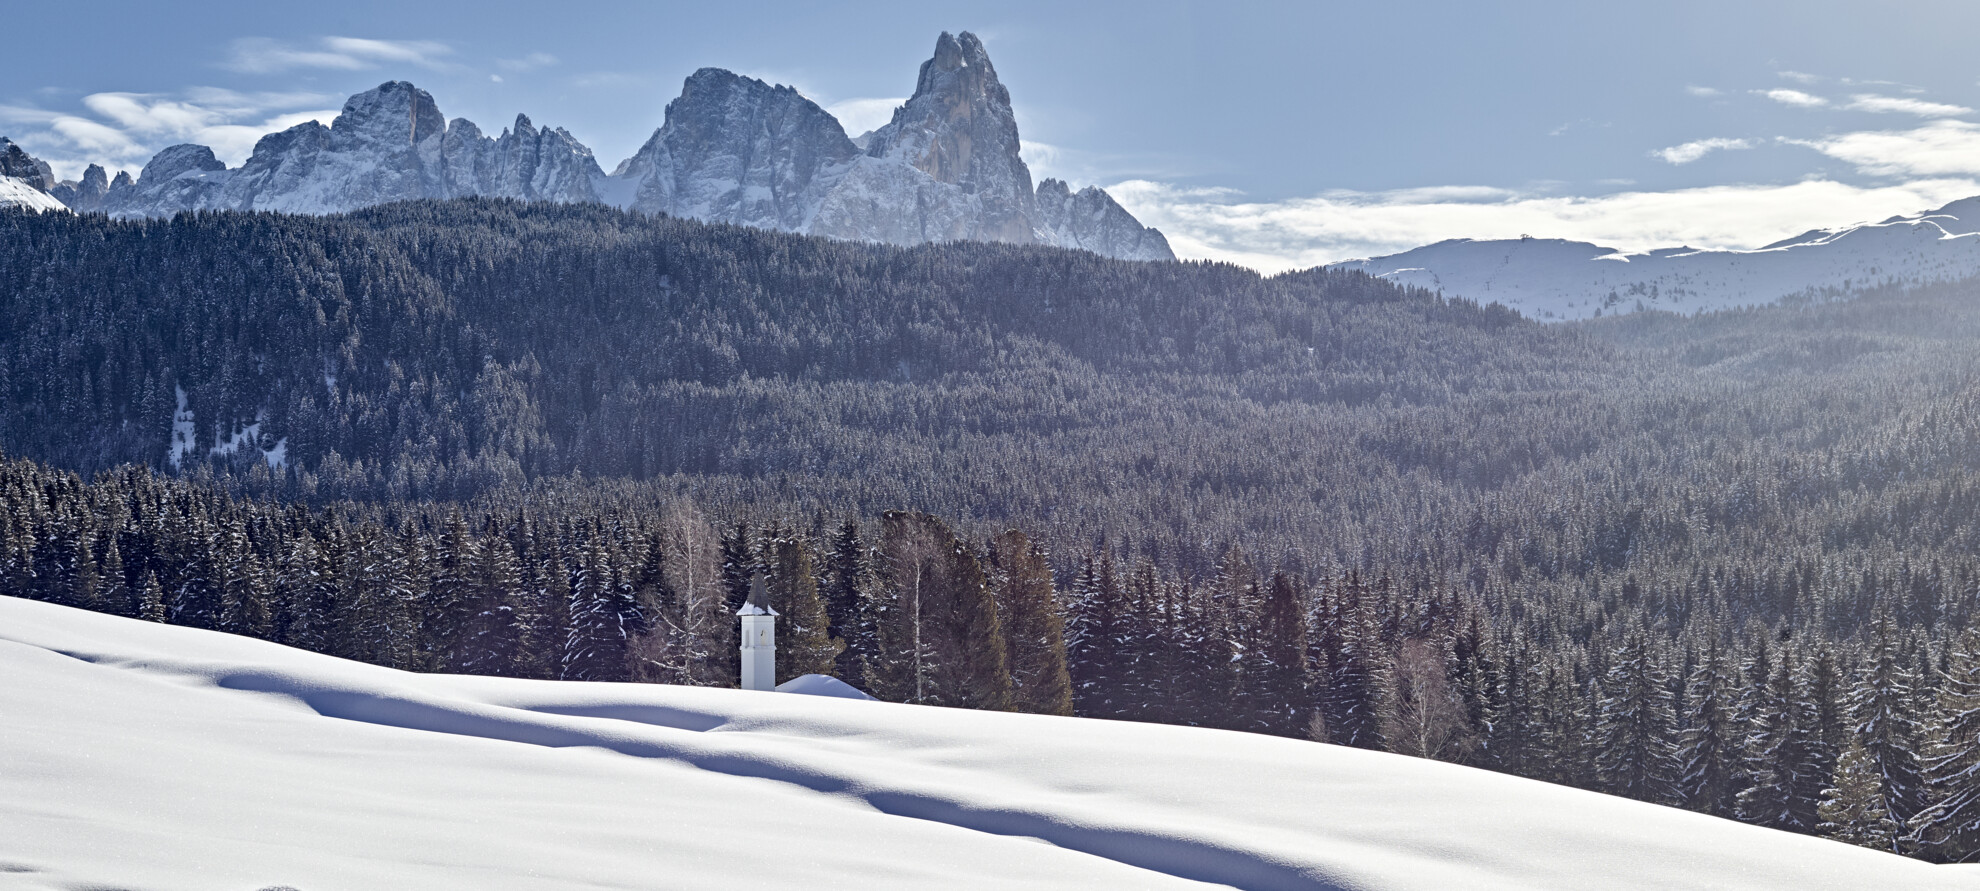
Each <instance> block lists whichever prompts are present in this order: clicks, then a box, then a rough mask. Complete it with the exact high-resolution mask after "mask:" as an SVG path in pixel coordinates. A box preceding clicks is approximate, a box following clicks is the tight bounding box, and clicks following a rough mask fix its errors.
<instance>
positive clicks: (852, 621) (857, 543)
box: [822, 517, 880, 692]
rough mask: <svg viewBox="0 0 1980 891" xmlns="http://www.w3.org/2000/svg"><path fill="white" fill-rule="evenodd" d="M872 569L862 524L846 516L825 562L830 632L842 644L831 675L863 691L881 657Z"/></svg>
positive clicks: (869, 684)
mask: <svg viewBox="0 0 1980 891" xmlns="http://www.w3.org/2000/svg"><path fill="white" fill-rule="evenodd" d="M872 575H873V574H872V570H871V569H870V568H869V566H868V563H867V546H866V541H865V539H863V538H862V537H861V534H860V529H859V521H858V520H856V519H854V518H852V517H847V518H846V520H845V522H844V523H841V524H840V525H839V531H838V534H837V535H836V536H834V537H833V539H832V552H831V553H830V554H829V555H828V556H827V557H826V559H825V579H824V586H823V590H822V596H823V597H824V598H825V617H826V621H827V631H828V633H829V634H830V635H831V637H832V639H834V640H837V641H839V642H840V645H841V646H840V649H839V655H838V657H837V658H836V659H835V660H834V662H833V669H832V674H833V675H834V676H835V677H837V678H839V679H840V680H843V681H845V682H846V683H848V684H851V685H853V686H854V687H855V688H858V689H860V690H866V691H869V692H870V690H871V688H872V680H871V678H870V671H871V666H872V665H873V663H874V661H875V660H876V659H878V658H879V655H880V635H879V630H878V629H877V628H876V627H875V626H874V622H873V614H872V611H871V610H869V609H868V608H867V600H868V599H869V598H871V597H872Z"/></svg>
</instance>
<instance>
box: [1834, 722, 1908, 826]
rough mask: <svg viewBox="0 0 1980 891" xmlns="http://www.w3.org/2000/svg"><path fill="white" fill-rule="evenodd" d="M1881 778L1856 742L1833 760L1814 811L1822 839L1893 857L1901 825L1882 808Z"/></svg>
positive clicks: (1868, 754)
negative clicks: (1830, 777) (1833, 772)
mask: <svg viewBox="0 0 1980 891" xmlns="http://www.w3.org/2000/svg"><path fill="white" fill-rule="evenodd" d="M1884 801H1885V795H1884V782H1883V777H1881V776H1878V773H1877V762H1876V761H1875V759H1873V758H1871V756H1870V752H1869V751H1868V750H1867V749H1865V748H1864V747H1863V744H1862V743H1861V742H1860V741H1857V740H1851V741H1850V743H1849V748H1846V749H1844V750H1843V753H1842V757H1840V758H1838V759H1837V760H1836V775H1835V780H1834V782H1833V783H1832V784H1831V785H1830V787H1829V788H1828V789H1826V790H1823V792H1822V803H1821V805H1820V806H1819V807H1818V808H1817V813H1818V814H1820V816H1821V818H1822V822H1821V825H1820V827H1819V828H1820V829H1821V831H1822V834H1823V835H1826V836H1828V837H1830V838H1833V839H1835V840H1836V841H1840V842H1848V843H1849V844H1852V845H1861V846H1863V847H1866V848H1876V849H1877V850H1880V851H1890V852H1892V853H1897V839H1898V836H1899V835H1901V834H1902V833H1903V829H1904V827H1903V825H1902V824H1900V823H1899V822H1898V821H1896V820H1894V819H1892V818H1891V812H1890V809H1889V808H1887V807H1885V806H1884Z"/></svg>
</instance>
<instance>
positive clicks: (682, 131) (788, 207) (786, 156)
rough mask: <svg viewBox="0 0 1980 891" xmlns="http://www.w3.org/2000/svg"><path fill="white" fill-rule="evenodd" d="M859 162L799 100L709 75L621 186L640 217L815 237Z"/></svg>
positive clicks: (627, 169) (694, 84)
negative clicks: (820, 219)
mask: <svg viewBox="0 0 1980 891" xmlns="http://www.w3.org/2000/svg"><path fill="white" fill-rule="evenodd" d="M859 158H860V151H859V149H858V148H856V147H855V146H854V145H853V144H852V140H850V139H847V138H846V131H845V129H844V128H842V127H840V126H839V122H838V120H837V119H835V118H833V117H832V116H831V115H830V114H828V113H826V111H825V109H823V108H819V107H818V105H817V104H816V103H814V102H812V101H811V100H809V99H806V98H804V96H802V95H800V94H799V93H798V91H796V90H794V89H791V88H790V87H783V86H776V87H773V86H771V85H769V84H766V83H764V82H763V81H760V80H756V79H754V78H748V77H742V76H739V75H736V74H731V73H729V72H727V71H723V70H722V69H720V68H703V69H701V70H700V71H697V72H695V73H694V74H693V75H692V76H690V77H689V78H688V79H687V83H686V85H684V86H683V87H682V89H681V95H680V98H678V99H675V100H674V101H673V102H671V103H669V104H668V105H667V118H666V122H665V123H664V124H663V125H662V126H661V127H660V129H659V130H658V131H656V132H655V133H654V134H653V138H651V139H649V140H647V142H646V145H644V146H642V147H641V148H640V150H639V153H638V154H635V155H634V156H633V157H632V158H630V159H628V160H627V161H626V162H625V163H624V164H621V165H620V166H619V169H618V170H617V171H615V172H614V176H615V177H617V178H619V179H621V180H623V181H624V182H626V183H627V184H628V186H629V187H630V188H631V190H632V196H633V197H632V202H631V206H632V207H633V209H635V210H642V211H646V212H649V213H654V212H662V213H668V214H673V215H675V216H683V217H693V218H695V219H700V220H710V221H714V222H723V223H736V224H739V225H744V226H760V227H763V228H768V229H783V230H786V231H792V232H808V231H811V227H812V221H813V219H814V218H815V217H816V216H817V213H818V209H819V207H820V206H821V205H823V204H824V202H825V199H826V196H828V195H829V194H831V192H832V191H833V189H835V188H836V187H837V186H838V184H839V181H840V180H841V179H842V178H843V177H844V176H845V174H846V172H847V171H848V170H850V169H851V168H852V167H853V165H854V163H855V162H856V161H858V160H859Z"/></svg>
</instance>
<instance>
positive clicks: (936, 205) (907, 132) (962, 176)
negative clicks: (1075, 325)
mask: <svg viewBox="0 0 1980 891" xmlns="http://www.w3.org/2000/svg"><path fill="white" fill-rule="evenodd" d="M1018 147H1019V146H1018V130H1017V117H1016V115H1014V114H1013V113H1012V111H1011V94H1010V91H1009V90H1007V89H1005V88H1004V85H1003V83H1002V82H1000V81H999V80H998V79H997V69H996V68H995V67H993V66H992V65H991V64H990V55H989V53H987V52H985V51H984V49H983V43H982V41H979V40H977V39H976V35H974V34H970V33H969V32H967V31H965V32H963V34H962V36H961V37H960V38H957V37H951V36H949V35H948V34H947V33H944V34H943V35H942V36H941V37H940V38H938V39H937V40H936V41H935V55H934V57H933V58H931V59H929V60H928V61H926V62H923V63H921V73H920V75H919V76H918V77H917V78H916V80H915V88H914V95H913V96H912V97H911V98H909V99H908V101H907V103H906V104H904V105H902V106H901V107H900V108H899V109H896V110H895V112H894V117H893V120H891V121H889V122H887V124H886V126H883V127H881V128H880V129H878V130H875V131H874V132H873V133H872V135H871V136H870V137H868V139H867V150H866V154H867V156H868V157H869V158H871V159H873V160H874V161H875V162H880V163H869V164H868V165H866V169H865V170H863V171H862V174H863V175H862V176H860V177H859V180H860V182H859V186H860V188H859V189H858V190H856V191H852V190H849V191H851V192H852V193H851V194H849V195H848V196H847V197H848V198H850V199H852V200H847V201H843V202H838V203H836V204H835V205H834V206H833V207H832V208H831V213H830V214H828V215H827V216H826V218H825V219H824V220H823V221H822V223H823V225H822V226H821V229H820V230H819V231H818V234H821V235H834V236H838V237H842V238H862V237H872V236H869V235H866V234H865V233H864V232H863V231H862V230H863V229H866V228H869V227H872V226H875V225H876V223H879V221H876V220H873V219H871V216H872V214H871V211H872V210H873V209H874V208H873V207H872V206H871V204H870V199H871V198H872V197H873V196H875V195H887V194H892V195H898V196H900V197H901V198H906V197H907V196H909V195H912V197H913V199H914V200H913V201H912V202H911V203H909V202H905V201H904V202H902V203H901V204H898V205H897V208H898V211H899V212H900V213H902V214H903V215H905V216H907V217H908V219H906V220H902V221H900V222H898V223H896V224H894V225H891V226H884V227H883V228H885V229H887V230H890V231H888V232H887V234H888V235H891V236H893V237H879V238H874V239H873V240H878V241H900V240H903V239H902V236H908V237H909V239H910V240H912V241H939V240H949V239H972V240H979V241H1002V242H1010V243H1015V244H1030V243H1033V242H1036V241H1037V240H1038V235H1037V225H1036V218H1037V212H1038V206H1037V199H1036V197H1035V195H1034V194H1033V192H1032V187H1031V170H1030V168H1028V167H1026V166H1025V163H1024V160H1023V159H1022V158H1021V157H1019V155H1018ZM896 168H905V169H904V170H902V169H896ZM909 170H912V171H914V172H917V173H920V174H922V175H923V176H924V177H926V179H925V180H924V179H922V178H921V177H913V176H910V175H908V174H907V171H909Z"/></svg>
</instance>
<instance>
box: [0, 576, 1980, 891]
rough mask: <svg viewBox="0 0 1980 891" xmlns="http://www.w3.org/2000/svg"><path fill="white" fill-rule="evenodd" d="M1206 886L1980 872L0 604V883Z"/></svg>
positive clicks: (1086, 735) (1388, 778)
mask: <svg viewBox="0 0 1980 891" xmlns="http://www.w3.org/2000/svg"><path fill="white" fill-rule="evenodd" d="M819 686H822V687H829V686H830V685H827V684H821V685H819ZM1205 884H1208V885H1228V886H1235V887H1240V888H1343V889H1346V888H1352V889H1404V888H1410V889H1459V888H1463V889H1485V888H1506V889H1513V888H1518V889H1530V888H1646V889H1647V888H1658V889H1670V888H1781V889H1790V888H1792V889H1817V888H1836V889H1844V888H1847V889H1868V888H1877V889H1894V888H1980V879H1976V878H1975V874H1974V873H1971V872H1967V871H1963V870H1955V869H1952V868H1946V867H1935V866H1931V865H1928V864H1924V863H1918V862H1913V861H1909V860H1904V859H1900V858H1898V857H1894V856H1890V855H1886V854H1879V853H1875V852H1871V851H1866V850H1861V849H1857V848H1851V847H1848V846H1845V845H1841V844H1837V843H1833V842H1828V841H1822V840H1819V839H1813V838H1805V837H1801V836H1795V835H1789V834H1785V833H1779V832H1774V831H1771V830H1766V829H1759V828H1754V827H1749V826H1743V825H1739V824H1736V823H1731V822H1727V821H1723V820H1717V819H1713V818H1710V817H1704V816H1699V815H1696V814H1690V813H1686V812H1683V811H1678V810H1673V809H1669V808H1662V807H1655V806H1652V805H1646V804H1641V803H1637V802H1632V801H1626V800H1622V799H1617V798H1610V797H1607V796H1602V795H1597V794H1593V793H1589V792H1581V791H1576V790H1572V789H1566V788H1562V787H1557V786H1551V785H1547V784H1544V783H1537V782H1532V781H1528V780H1522V779H1517V778H1513V777H1507V776H1500V775H1496V774H1492V773H1487V772H1484V771H1478V770H1471V769H1467V768H1461V767H1454V766H1451V765H1446V764H1440V763H1435V762H1428V761H1420V760H1415V759H1410V758H1404V757H1401V756H1395V755H1386V754H1378V753H1372V752H1363V751H1358V750H1353V749H1345V748H1339V747H1334V746H1324V745H1317V744H1312V743H1305V742H1299V741H1295V740H1284V739H1275V738H1271V737H1264V736H1253V735H1248V734H1239V733H1227V732H1221V731H1211V730H1195V729H1188V728H1176V727H1162V726H1155V725H1140V724H1127V723H1113V722H1104V721H1089V720H1079V719H1071V718H1050V717H1039V716H1031V715H1015V714H992V713H983V712H969V711H958V710H947V709H937V708H928V707H919V706H908V705H894V704H888V703H880V702H868V701H860V700H854V699H845V698H838V697H833V696H802V695H794V694H790V693H750V692H743V691H739V690H709V689H692V688H684V687H658V686H638V685H625V684H588V683H554V682H543V681H517V680H506V679H494V678H472V677H459V676H444V675H414V674H407V673H403V672H398V671H392V670H389V669H383V668H377V667H373V666H368V665H361V664H357V663H351V662H345V661H342V660H338V659H333V658H330V657H327V656H319V655H315V654H311V653H305V652H301V651H297V650H291V649H287V648H284V647H280V646H276V645H274V644H269V643H265V642H261V641H255V640H249V639H245V638H237V637H230V636H226V635H221V634H216V633H210V632H204V631H197V630H192V629H185V628H175V627H168V626H162V625H153V624H147V623H142V622H137V621H133V620H129V619H122V618H117V617H112V616H105V615H98V614H94V613H88V612H82V611H78V610H72V609H67V608H64V607H58V606H52V605H49V604H43V603H36V602H31V601H25V600H20V599H17V598H10V597H0V888H9V889H12V888H59V889H83V888H119V889H131V891H149V889H202V891H204V889H241V891H254V889H264V888H269V887H272V886H288V887H291V888H294V889H298V891H327V889H358V888H421V889H437V888H473V889H497V888H717V887H737V888H775V887H805V888H816V887H843V888H973V887H982V888H1012V887H1066V888H1085V889H1091V888H1184V887H1202V886H1204V885H1205Z"/></svg>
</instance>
